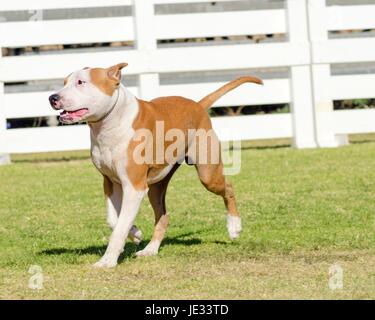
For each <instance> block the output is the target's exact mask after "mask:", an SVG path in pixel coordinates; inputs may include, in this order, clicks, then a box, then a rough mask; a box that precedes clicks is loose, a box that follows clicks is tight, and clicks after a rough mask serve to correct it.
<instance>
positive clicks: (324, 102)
mask: <svg viewBox="0 0 375 320" xmlns="http://www.w3.org/2000/svg"><path fill="white" fill-rule="evenodd" d="M307 9H308V11H307V12H308V21H309V38H310V44H311V46H312V50H311V51H312V57H311V59H312V63H311V73H312V85H313V99H314V109H315V130H316V138H317V143H318V146H319V147H337V146H340V145H345V144H348V136H347V135H345V134H344V135H335V133H334V132H333V131H332V129H331V128H332V126H330V125H329V119H330V115H331V113H332V112H333V110H334V109H333V99H332V96H331V92H332V91H331V90H330V78H331V68H330V64H318V63H317V61H315V57H314V44H315V43H316V42H322V41H327V40H328V28H327V22H328V16H327V7H326V1H325V0H308V8H307Z"/></svg>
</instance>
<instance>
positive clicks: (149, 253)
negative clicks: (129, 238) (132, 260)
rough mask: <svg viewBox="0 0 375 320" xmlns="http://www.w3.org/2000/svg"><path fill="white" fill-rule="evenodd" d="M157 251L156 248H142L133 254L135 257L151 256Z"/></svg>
mask: <svg viewBox="0 0 375 320" xmlns="http://www.w3.org/2000/svg"><path fill="white" fill-rule="evenodd" d="M157 254H158V252H157V251H156V250H151V249H147V248H144V249H143V250H140V251H137V252H136V253H135V255H136V256H137V257H151V256H156V255H157Z"/></svg>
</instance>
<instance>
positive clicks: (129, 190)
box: [94, 183, 147, 268]
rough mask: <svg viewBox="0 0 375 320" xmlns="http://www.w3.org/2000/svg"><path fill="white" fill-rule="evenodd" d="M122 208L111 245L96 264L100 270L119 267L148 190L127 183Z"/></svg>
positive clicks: (124, 188)
mask: <svg viewBox="0 0 375 320" xmlns="http://www.w3.org/2000/svg"><path fill="white" fill-rule="evenodd" d="M123 190H124V192H123V195H122V206H121V211H120V216H119V217H118V221H117V224H116V226H115V228H114V229H113V232H112V234H111V238H110V240H109V244H108V247H107V250H106V252H105V254H104V256H103V257H102V258H101V259H100V260H99V261H98V262H97V263H95V264H94V266H95V267H98V268H111V267H115V266H116V265H117V260H118V257H119V256H120V254H121V252H122V250H123V247H124V245H125V240H126V238H127V237H128V234H129V231H130V228H131V227H132V225H133V222H134V220H135V217H136V215H137V213H138V210H139V206H140V204H141V202H142V199H143V197H144V196H145V194H146V193H147V190H142V191H139V190H136V189H134V187H133V186H132V185H131V184H130V183H127V184H125V185H124V186H123Z"/></svg>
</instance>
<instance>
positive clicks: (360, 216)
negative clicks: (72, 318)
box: [0, 141, 375, 299]
mask: <svg viewBox="0 0 375 320" xmlns="http://www.w3.org/2000/svg"><path fill="white" fill-rule="evenodd" d="M13 159H14V164H12V165H10V166H3V167H0V181H1V184H0V219H1V222H0V299H16V298H21V299H39V298H42V299H45V298H47V299H66V298H72V299H96V298H99V299H101V298H104V299H106V298H114V299H136V298H141V299H144V298H150V299H154V298H155V299H179V298H187V299H190V298H195V299H254V298H255V299H264V298H267V299H279V298H286V299H294V298H303V299H313V298H322V299H349V298H359V299H375V232H374V231H375V170H374V169H375V167H374V164H375V143H374V142H371V141H370V142H367V143H355V144H353V145H351V146H347V147H342V148H338V149H316V150H293V149H291V148H289V147H284V146H283V144H281V145H279V146H278V147H273V148H260V147H258V146H254V145H252V144H247V145H246V148H245V149H244V150H243V152H242V170H241V173H240V174H239V175H237V176H232V177H230V180H231V181H232V183H233V185H234V187H235V191H236V196H237V201H238V206H239V209H240V212H241V213H242V217H243V227H244V230H243V233H242V234H241V237H240V238H239V239H238V240H237V241H235V242H231V241H230V240H229V237H228V236H227V232H226V228H225V215H224V205H223V203H222V200H221V199H220V198H218V197H216V196H214V195H212V194H210V193H208V192H207V191H206V190H205V189H204V188H203V186H201V184H200V182H199V181H198V179H197V176H196V173H195V170H194V168H192V167H187V166H183V167H182V168H181V169H180V170H179V171H178V172H177V173H176V174H175V176H174V178H173V179H172V182H171V185H170V187H169V192H168V195H167V205H168V209H169V210H168V211H169V213H170V221H171V223H170V227H169V230H168V233H167V238H166V240H165V242H164V245H163V246H162V247H161V250H160V253H159V255H158V256H157V257H146V258H135V256H134V253H135V251H136V250H137V248H136V247H135V245H133V244H132V243H128V244H127V246H126V249H125V252H124V254H123V256H122V261H121V263H120V264H119V265H118V266H117V267H116V268H115V269H111V270H97V269H94V268H92V264H93V263H94V262H96V261H97V260H98V259H99V258H100V255H101V254H102V253H103V252H104V250H105V248H106V244H107V242H108V237H109V235H110V230H109V228H108V227H107V225H106V217H105V206H104V201H103V195H102V179H101V176H100V174H99V173H97V172H96V170H95V169H94V168H93V166H92V164H91V162H90V160H89V159H88V157H87V152H80V153H67V154H64V155H63V156H62V155H61V154H53V155H48V156H46V155H31V156H16V157H14V158H13ZM136 224H137V225H138V226H139V227H140V228H141V229H142V231H143V233H144V236H145V240H146V241H147V240H148V239H150V236H151V233H152V226H153V213H152V209H151V207H150V205H149V203H148V200H145V201H144V202H143V206H142V208H141V211H140V213H139V215H138V217H137V222H136ZM146 241H143V242H142V244H141V245H140V247H141V248H142V247H144V246H145V244H146ZM334 263H337V264H339V265H340V266H341V267H342V269H343V272H344V278H343V289H338V290H331V289H330V288H329V286H328V279H329V272H328V271H329V267H330V266H331V265H332V264H334ZM31 265H39V266H40V267H41V268H42V269H43V276H44V287H43V289H40V290H32V289H30V288H29V287H28V280H29V278H30V276H31V274H29V273H28V270H29V268H30V266H31Z"/></svg>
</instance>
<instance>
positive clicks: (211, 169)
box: [195, 161, 241, 240]
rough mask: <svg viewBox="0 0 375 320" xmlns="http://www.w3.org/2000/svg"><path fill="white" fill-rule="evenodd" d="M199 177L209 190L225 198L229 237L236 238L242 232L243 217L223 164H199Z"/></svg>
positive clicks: (197, 166)
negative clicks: (224, 172) (225, 174)
mask: <svg viewBox="0 0 375 320" xmlns="http://www.w3.org/2000/svg"><path fill="white" fill-rule="evenodd" d="M195 167H196V169H197V172H198V176H199V179H200V180H201V182H202V184H203V185H204V186H205V188H206V189H207V190H208V191H211V192H213V193H215V194H217V195H220V196H222V197H223V199H224V203H225V207H226V210H227V229H228V233H229V237H230V238H231V239H232V240H234V239H236V238H237V237H238V236H239V235H240V232H241V218H240V214H239V212H238V210H237V205H236V199H235V196H234V191H233V187H232V184H231V183H230V182H228V181H226V178H225V176H224V174H223V164H222V162H221V161H220V162H219V163H218V164H197V165H196V166H195Z"/></svg>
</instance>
